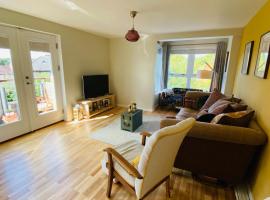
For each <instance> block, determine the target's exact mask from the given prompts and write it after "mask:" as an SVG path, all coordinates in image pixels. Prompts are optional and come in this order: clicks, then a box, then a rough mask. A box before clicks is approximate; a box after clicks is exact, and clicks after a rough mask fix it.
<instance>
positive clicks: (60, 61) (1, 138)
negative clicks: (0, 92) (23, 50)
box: [0, 23, 67, 142]
mask: <svg viewBox="0 0 270 200" xmlns="http://www.w3.org/2000/svg"><path fill="white" fill-rule="evenodd" d="M0 26H2V27H6V28H7V29H11V28H13V29H14V28H16V29H23V30H27V31H32V32H36V33H43V34H49V35H53V36H55V37H56V42H57V44H58V45H57V46H58V49H57V62H58V65H59V67H60V80H61V81H60V87H61V92H62V105H63V111H64V120H67V95H66V90H65V78H64V67H63V66H64V65H63V58H62V48H61V46H62V45H61V36H60V35H59V34H54V33H50V32H45V31H38V30H34V29H31V28H27V27H20V26H16V25H11V24H6V23H0ZM15 35H16V34H15ZM16 42H17V44H18V38H17V37H16ZM18 48H19V47H18V45H16V48H15V52H14V53H13V54H14V55H13V57H14V58H15V57H16V56H18V53H17V52H18ZM13 60H14V59H13ZM13 65H16V66H19V63H18V59H15V61H13ZM14 73H15V72H14ZM17 82H18V83H19V84H21V85H23V84H24V79H23V78H18V79H17ZM18 83H17V84H18ZM16 89H17V93H18V92H19V89H18V87H17V86H16ZM22 91H24V90H22ZM22 91H21V92H22ZM18 96H19V94H18ZM18 98H19V97H18ZM18 100H19V99H18ZM21 102H23V101H21ZM19 106H20V109H22V107H24V108H25V107H26V106H22V105H19ZM21 112H23V111H22V110H21ZM16 123H17V122H14V123H11V124H9V126H14V125H15V124H16ZM24 125H25V126H27V128H25V131H23V132H20V133H18V132H10V130H9V129H10V128H8V127H7V129H3V127H2V130H4V131H5V132H8V133H9V134H8V136H1V134H0V142H2V141H6V140H9V139H12V138H14V137H17V136H20V135H23V134H25V133H28V132H30V131H29V130H30V128H29V127H30V124H29V122H27V123H26V122H24ZM27 130H28V131H27Z"/></svg>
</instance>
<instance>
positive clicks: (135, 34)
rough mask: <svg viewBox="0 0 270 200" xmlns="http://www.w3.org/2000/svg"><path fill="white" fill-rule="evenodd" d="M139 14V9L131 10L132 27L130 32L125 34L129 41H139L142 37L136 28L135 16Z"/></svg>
mask: <svg viewBox="0 0 270 200" xmlns="http://www.w3.org/2000/svg"><path fill="white" fill-rule="evenodd" d="M137 14H138V12H137V11H131V12H130V16H131V17H132V29H130V30H128V32H127V33H126V35H125V38H126V39H127V41H129V42H137V41H138V40H139V39H140V35H139V33H138V31H136V30H135V28H134V18H135V17H136V15H137Z"/></svg>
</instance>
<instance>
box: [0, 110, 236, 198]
mask: <svg viewBox="0 0 270 200" xmlns="http://www.w3.org/2000/svg"><path fill="white" fill-rule="evenodd" d="M122 111H123V109H122V108H115V109H113V110H111V111H109V112H107V113H104V114H102V115H100V116H98V117H96V118H94V119H91V120H87V121H81V122H77V123H74V122H60V123H58V124H55V125H52V126H49V127H46V128H44V129H41V130H38V131H35V132H33V133H31V134H27V135H25V136H22V137H19V138H17V139H14V140H11V141H8V142H5V143H2V144H0V199H1V200H4V199H16V200H20V199H33V200H43V199H58V200H62V199H63V200H68V199H72V200H73V199H74V200H76V199H95V200H103V199H107V198H106V197H105V191H106V183H107V182H106V181H107V179H106V176H105V175H104V174H103V173H102V171H101V167H100V160H101V158H102V157H103V155H104V154H103V152H102V150H103V149H104V148H105V147H107V146H108V145H107V144H104V143H101V142H99V141H96V140H93V139H91V138H90V137H89V135H90V134H91V131H93V130H95V129H98V128H100V127H103V126H106V125H107V124H109V123H110V122H111V121H113V120H114V119H115V118H117V117H119V113H121V112H122ZM146 114H147V115H164V116H165V115H168V113H166V112H161V111H158V112H155V113H146ZM172 182H173V185H174V190H173V197H172V199H182V200H189V199H192V200H203V199H205V200H211V199H217V200H223V199H226V200H227V199H228V200H230V199H235V197H234V192H233V191H232V189H230V188H222V187H217V186H209V185H204V184H202V183H199V182H197V181H195V180H193V179H192V178H190V177H189V176H186V175H181V174H180V175H173V181H172ZM111 199H114V200H133V199H134V200H135V199H136V198H135V197H134V196H132V195H130V194H129V193H127V192H126V191H125V190H124V189H123V188H122V187H121V185H113V190H112V198H111ZM146 199H148V200H162V199H166V197H165V185H162V186H160V187H159V188H158V189H156V190H155V191H154V192H153V193H152V194H151V195H149V196H148V198H146Z"/></svg>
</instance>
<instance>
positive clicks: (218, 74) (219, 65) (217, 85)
mask: <svg viewBox="0 0 270 200" xmlns="http://www.w3.org/2000/svg"><path fill="white" fill-rule="evenodd" d="M226 54H227V42H218V44H217V51H216V59H215V64H214V69H213V77H212V82H211V88H210V91H213V90H214V89H217V90H218V91H221V88H222V80H223V74H224V68H225V63H226Z"/></svg>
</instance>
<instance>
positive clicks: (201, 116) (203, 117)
mask: <svg viewBox="0 0 270 200" xmlns="http://www.w3.org/2000/svg"><path fill="white" fill-rule="evenodd" d="M215 116H216V115H215V114H211V113H208V112H207V110H201V111H200V112H199V113H198V114H197V115H196V121H199V122H208V123H209V122H211V120H212V119H213V118H214V117H215Z"/></svg>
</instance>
